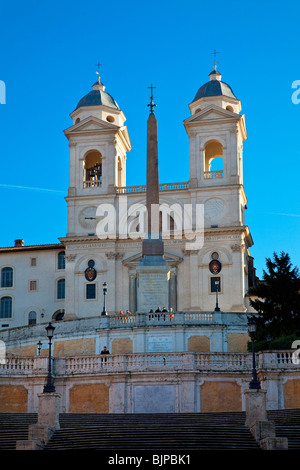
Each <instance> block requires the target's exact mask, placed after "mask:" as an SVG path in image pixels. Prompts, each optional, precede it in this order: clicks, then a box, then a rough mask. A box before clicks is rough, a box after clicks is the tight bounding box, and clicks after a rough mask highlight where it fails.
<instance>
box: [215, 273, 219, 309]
mask: <svg viewBox="0 0 300 470" xmlns="http://www.w3.org/2000/svg"><path fill="white" fill-rule="evenodd" d="M219 285H220V281H219V279H216V280H215V286H216V307H215V312H220V309H219V303H218V291H219Z"/></svg>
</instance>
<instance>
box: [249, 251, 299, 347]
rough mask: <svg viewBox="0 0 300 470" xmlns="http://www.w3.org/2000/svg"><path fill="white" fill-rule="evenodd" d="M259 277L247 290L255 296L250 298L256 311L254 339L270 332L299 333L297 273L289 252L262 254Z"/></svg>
mask: <svg viewBox="0 0 300 470" xmlns="http://www.w3.org/2000/svg"><path fill="white" fill-rule="evenodd" d="M266 268H267V270H264V271H263V281H262V282H258V283H257V284H256V286H255V287H253V288H251V289H250V290H249V294H251V295H254V296H257V297H258V298H257V299H255V300H253V299H250V304H251V305H252V307H253V308H254V309H255V310H256V311H257V315H256V317H257V334H256V339H257V341H260V340H265V339H266V335H267V334H270V335H271V337H272V338H273V339H275V338H280V337H282V336H288V335H299V334H300V276H299V270H298V268H297V267H296V266H295V267H292V263H291V260H290V256H289V255H288V254H287V253H284V252H283V251H282V252H281V253H280V255H277V254H276V253H273V259H272V260H271V259H270V258H266Z"/></svg>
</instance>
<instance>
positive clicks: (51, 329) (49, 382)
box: [43, 322, 55, 393]
mask: <svg viewBox="0 0 300 470" xmlns="http://www.w3.org/2000/svg"><path fill="white" fill-rule="evenodd" d="M54 330H55V327H54V326H52V325H51V322H50V323H49V325H48V326H46V333H47V337H48V339H49V361H48V377H47V383H46V385H45V386H44V390H43V393H53V392H55V387H54V385H53V381H52V374H51V340H52V338H53V334H54Z"/></svg>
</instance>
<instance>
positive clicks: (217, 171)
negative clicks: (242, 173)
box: [204, 140, 223, 179]
mask: <svg viewBox="0 0 300 470" xmlns="http://www.w3.org/2000/svg"><path fill="white" fill-rule="evenodd" d="M204 177H205V179H213V178H222V177H223V145H222V144H221V142H219V141H217V140H213V141H210V142H208V143H207V144H206V145H205V150H204Z"/></svg>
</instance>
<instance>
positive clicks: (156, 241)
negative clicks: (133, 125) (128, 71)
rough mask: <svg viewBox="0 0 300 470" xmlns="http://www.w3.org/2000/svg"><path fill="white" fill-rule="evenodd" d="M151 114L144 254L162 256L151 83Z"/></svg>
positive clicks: (149, 118) (148, 139)
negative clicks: (146, 231) (146, 225)
mask: <svg viewBox="0 0 300 470" xmlns="http://www.w3.org/2000/svg"><path fill="white" fill-rule="evenodd" d="M150 88H151V96H150V100H151V101H150V104H148V106H149V107H150V114H149V117H148V121H147V192H146V207H147V216H148V236H147V237H146V238H145V240H144V241H143V256H162V255H163V253H164V246H163V241H162V238H161V234H160V227H159V179H158V146H157V121H156V117H155V115H154V107H155V106H156V105H155V104H154V102H153V86H152V85H151V87H150Z"/></svg>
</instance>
